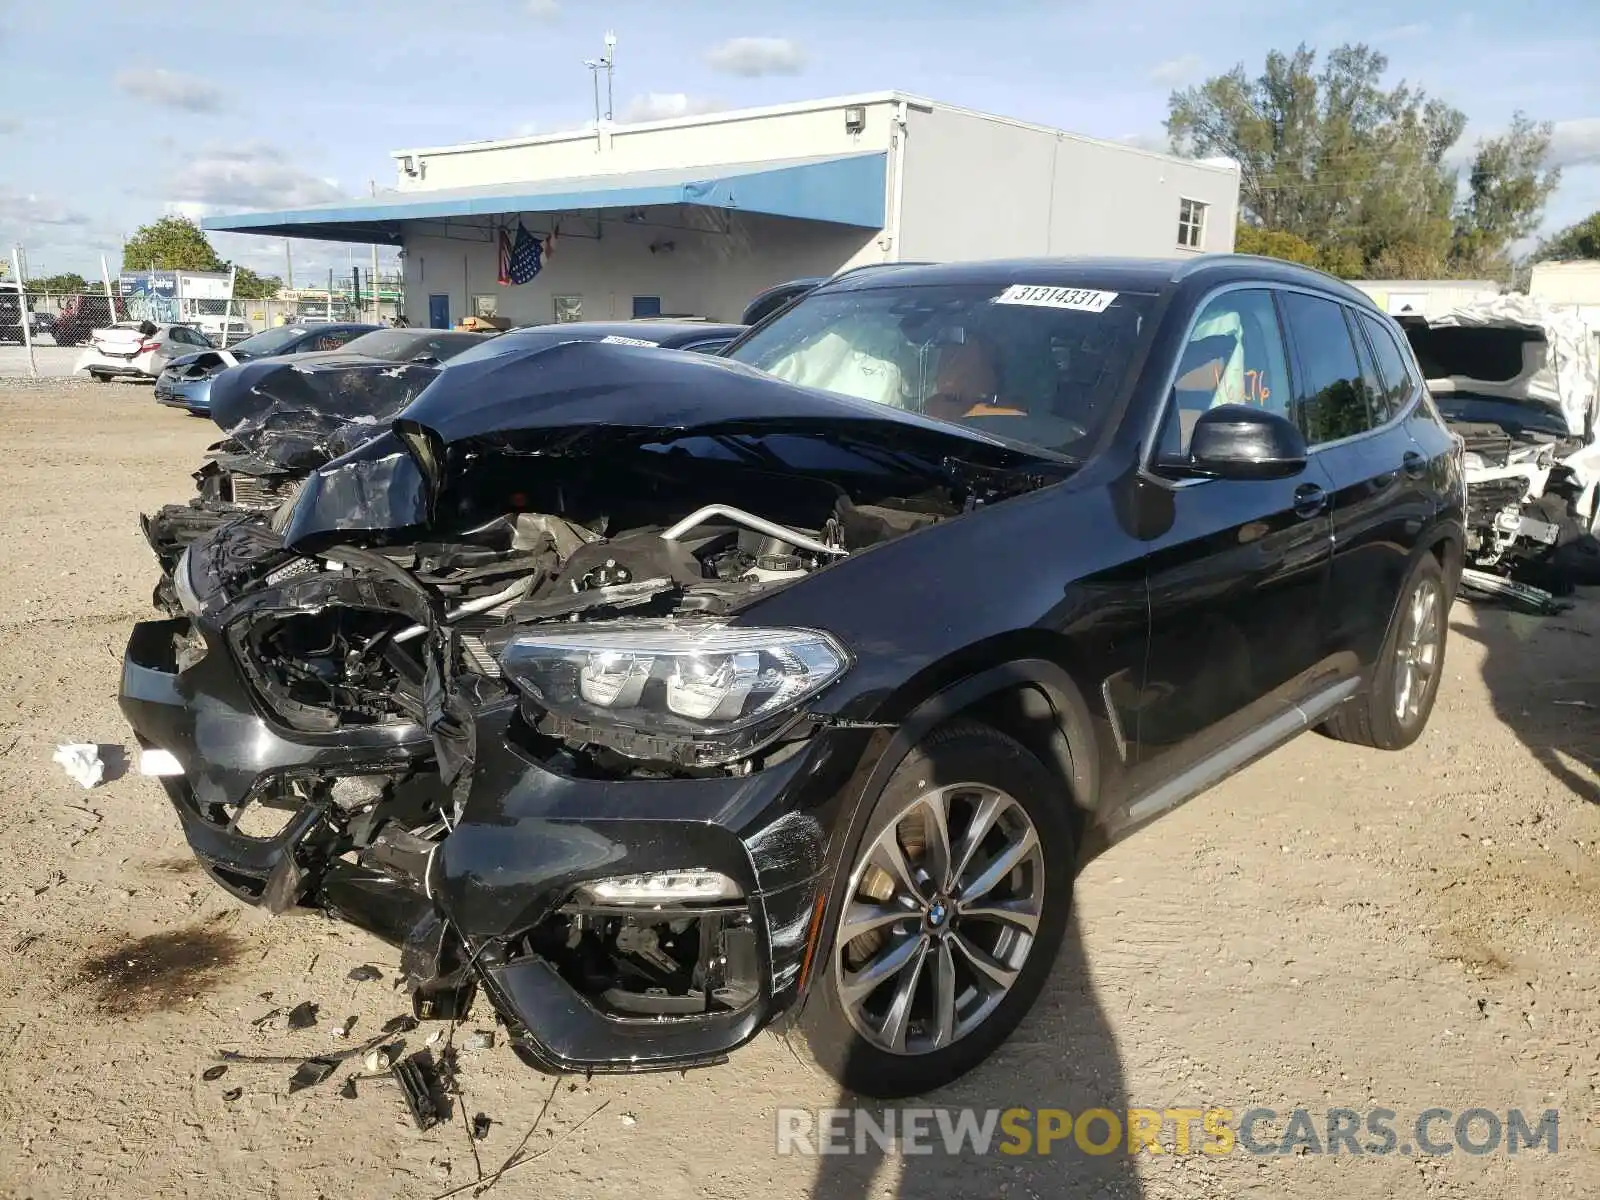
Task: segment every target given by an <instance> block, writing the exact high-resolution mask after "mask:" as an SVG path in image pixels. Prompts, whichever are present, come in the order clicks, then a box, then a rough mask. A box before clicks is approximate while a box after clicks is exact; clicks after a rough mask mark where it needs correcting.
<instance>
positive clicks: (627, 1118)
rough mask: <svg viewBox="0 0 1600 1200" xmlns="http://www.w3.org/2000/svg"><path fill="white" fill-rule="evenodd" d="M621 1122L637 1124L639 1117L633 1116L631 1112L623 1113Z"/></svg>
mask: <svg viewBox="0 0 1600 1200" xmlns="http://www.w3.org/2000/svg"><path fill="white" fill-rule="evenodd" d="M622 1123H623V1124H624V1125H637V1124H638V1123H639V1118H638V1117H636V1116H634V1115H633V1114H632V1113H623V1114H622Z"/></svg>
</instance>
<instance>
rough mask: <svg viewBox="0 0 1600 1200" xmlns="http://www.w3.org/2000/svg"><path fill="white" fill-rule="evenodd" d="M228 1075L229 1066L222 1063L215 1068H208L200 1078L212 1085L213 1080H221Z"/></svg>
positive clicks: (202, 1072) (201, 1073)
mask: <svg viewBox="0 0 1600 1200" xmlns="http://www.w3.org/2000/svg"><path fill="white" fill-rule="evenodd" d="M227 1073H228V1064H227V1063H222V1064H220V1065H218V1066H215V1067H207V1068H206V1069H205V1070H204V1071H201V1072H200V1078H201V1079H204V1080H205V1081H206V1082H207V1083H210V1082H211V1081H212V1080H213V1079H221V1078H222V1077H223V1076H224V1075H226V1074H227Z"/></svg>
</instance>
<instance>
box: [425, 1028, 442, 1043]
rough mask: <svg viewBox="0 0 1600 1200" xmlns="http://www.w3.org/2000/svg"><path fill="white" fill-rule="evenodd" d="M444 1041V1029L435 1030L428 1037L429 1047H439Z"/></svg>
mask: <svg viewBox="0 0 1600 1200" xmlns="http://www.w3.org/2000/svg"><path fill="white" fill-rule="evenodd" d="M442 1041H444V1030H442V1029H435V1030H434V1031H433V1032H432V1033H430V1034H429V1035H428V1045H430V1046H437V1045H438V1044H439V1043H440V1042H442Z"/></svg>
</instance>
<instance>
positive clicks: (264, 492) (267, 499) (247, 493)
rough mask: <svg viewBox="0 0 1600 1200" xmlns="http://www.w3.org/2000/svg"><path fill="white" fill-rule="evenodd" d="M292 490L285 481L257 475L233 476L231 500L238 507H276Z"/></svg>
mask: <svg viewBox="0 0 1600 1200" xmlns="http://www.w3.org/2000/svg"><path fill="white" fill-rule="evenodd" d="M292 490H293V488H292V485H290V484H287V483H273V482H272V481H271V480H268V479H263V478H262V477H261V476H259V475H235V476H233V502H234V504H236V505H238V506H239V507H240V508H262V509H265V508H277V507H278V505H280V504H282V503H283V502H284V501H285V500H287V499H288V498H289V493H290V492H291V491H292Z"/></svg>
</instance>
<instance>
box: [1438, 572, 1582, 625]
mask: <svg viewBox="0 0 1600 1200" xmlns="http://www.w3.org/2000/svg"><path fill="white" fill-rule="evenodd" d="M1461 593H1462V595H1463V596H1464V597H1465V598H1466V599H1468V600H1491V601H1498V602H1500V603H1503V604H1505V605H1507V606H1508V607H1510V608H1515V609H1518V610H1520V611H1522V612H1529V613H1534V614H1536V615H1538V616H1553V615H1554V614H1556V613H1561V612H1566V611H1567V609H1569V608H1571V607H1572V602H1571V601H1570V600H1557V599H1556V598H1555V596H1554V595H1552V594H1551V593H1550V592H1547V591H1545V590H1544V589H1543V588H1536V587H1534V586H1532V585H1531V584H1527V583H1517V582H1515V581H1514V580H1510V579H1502V578H1501V577H1500V576H1499V575H1491V574H1490V573H1489V572H1487V571H1475V570H1472V569H1471V568H1470V567H1469V568H1468V569H1466V570H1464V571H1462V572H1461Z"/></svg>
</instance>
